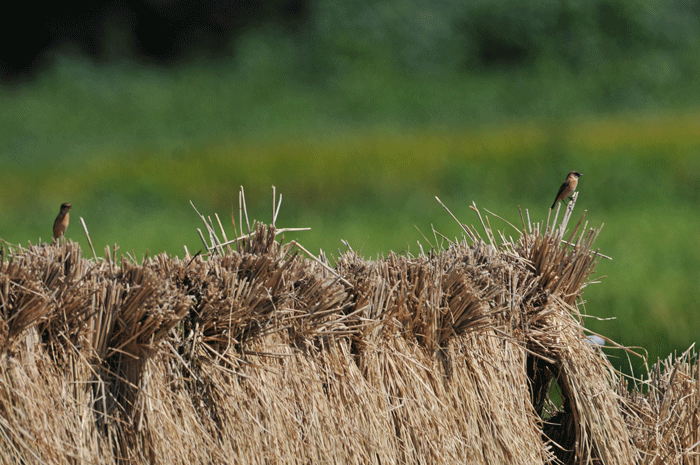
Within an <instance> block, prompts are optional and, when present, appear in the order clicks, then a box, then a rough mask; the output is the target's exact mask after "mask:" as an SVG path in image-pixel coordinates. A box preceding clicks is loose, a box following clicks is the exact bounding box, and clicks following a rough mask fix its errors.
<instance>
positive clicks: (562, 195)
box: [549, 171, 583, 210]
mask: <svg viewBox="0 0 700 465" xmlns="http://www.w3.org/2000/svg"><path fill="white" fill-rule="evenodd" d="M580 176H583V175H582V174H581V173H579V172H578V171H570V172H569V174H567V175H566V181H564V184H562V185H561V187H560V188H559V192H557V198H556V199H554V203H553V204H552V206H551V207H549V209H550V210H551V209H552V208H554V206H555V205H556V204H557V202H559V201H560V200H562V201H563V200H564V199H567V198H571V195H572V194H573V193H574V191H575V190H576V186H577V185H578V178H579V177H580Z"/></svg>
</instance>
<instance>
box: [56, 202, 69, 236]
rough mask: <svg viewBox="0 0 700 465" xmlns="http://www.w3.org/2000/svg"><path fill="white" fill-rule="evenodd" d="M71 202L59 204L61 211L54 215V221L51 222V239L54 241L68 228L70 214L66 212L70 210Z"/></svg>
mask: <svg viewBox="0 0 700 465" xmlns="http://www.w3.org/2000/svg"><path fill="white" fill-rule="evenodd" d="M70 208H71V204H69V203H62V204H61V212H60V213H59V214H58V216H57V217H56V221H54V222H53V240H54V242H56V241H57V240H58V239H59V238H60V237H61V236H63V234H64V233H65V232H66V229H68V221H69V220H70V215H68V212H69V211H70Z"/></svg>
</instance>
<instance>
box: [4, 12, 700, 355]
mask: <svg viewBox="0 0 700 465" xmlns="http://www.w3.org/2000/svg"><path fill="white" fill-rule="evenodd" d="M693 8H694V7H692V5H689V4H687V2H683V1H680V0H679V1H672V2H666V3H664V4H651V3H648V2H644V1H641V0H640V1H614V0H605V1H602V0H591V1H586V2H577V3H571V2H569V3H567V2H534V1H533V2H515V3H508V2H506V3H503V2H493V1H488V0H480V1H477V2H469V3H468V4H464V2H441V3H432V4H430V6H429V7H425V8H424V7H423V6H421V5H419V4H415V3H412V2H407V3H405V4H395V2H382V1H373V2H365V3H364V4H363V5H360V6H358V5H357V4H356V2H344V1H330V0H329V1H324V2H315V3H313V4H310V8H309V9H308V12H307V16H306V17H305V19H304V21H303V22H302V25H301V26H299V27H296V28H292V29H289V28H285V27H279V25H277V24H275V23H274V22H265V23H264V24H261V25H258V26H257V27H255V28H250V29H248V30H247V32H245V33H242V34H240V35H238V36H237V37H236V38H235V40H234V41H232V42H231V43H230V44H228V45H227V46H224V47H222V50H223V52H222V53H224V54H225V55H227V56H225V57H223V58H222V57H221V56H215V57H212V56H194V54H193V55H192V56H188V57H184V58H187V60H185V59H183V60H181V61H180V62H175V63H171V64H170V66H169V67H158V66H150V65H144V64H142V63H140V62H139V61H138V60H134V56H132V55H130V54H129V53H128V47H126V46H125V45H124V44H123V43H116V44H112V45H108V46H107V50H108V53H107V55H106V56H105V57H104V59H103V60H102V61H98V62H93V61H89V60H87V59H85V58H82V57H81V56H79V55H76V54H75V53H73V52H74V51H73V49H72V48H71V45H70V44H64V47H63V48H61V49H58V50H56V51H55V52H54V54H53V62H52V64H51V66H50V67H48V68H47V69H46V70H45V71H44V72H41V73H39V74H38V75H37V76H36V78H35V79H34V80H33V81H30V82H27V83H24V84H22V85H19V84H17V85H13V86H5V87H3V88H2V89H0V101H2V107H3V111H2V112H0V160H1V161H2V182H0V198H2V202H3V214H2V219H1V221H0V238H2V239H4V240H6V241H8V242H10V243H13V244H26V243H27V241H31V242H32V243H37V242H38V241H39V240H40V239H42V240H47V239H48V238H49V237H50V225H51V224H52V221H53V218H54V217H55V215H56V213H57V212H58V206H59V205H60V204H61V203H62V202H64V201H69V202H71V203H72V204H73V205H74V207H73V208H74V209H73V212H72V217H73V219H72V223H71V226H70V227H69V229H68V233H67V234H68V237H69V238H71V239H74V240H78V241H80V243H81V246H82V247H83V249H84V250H88V249H87V243H86V241H85V238H84V233H83V232H82V231H81V229H82V228H81V226H80V223H79V218H80V217H83V218H84V219H85V221H86V223H87V226H88V228H89V231H90V234H91V236H92V238H93V241H94V243H95V245H96V247H97V248H98V250H101V248H102V247H103V246H104V245H111V244H115V243H117V244H119V245H120V246H121V247H122V251H123V252H131V251H133V252H134V255H135V256H136V257H140V256H142V255H143V254H145V253H146V250H150V251H151V253H159V252H162V251H167V252H168V253H170V254H174V255H180V256H181V255H182V254H183V253H184V249H183V245H186V246H187V247H188V248H189V250H191V251H193V252H194V251H196V250H199V248H201V245H200V241H199V237H198V236H197V235H196V234H195V232H194V230H193V227H192V225H193V223H194V222H195V220H196V215H195V214H194V212H193V211H192V210H191V208H190V206H189V201H190V200H192V201H193V202H194V203H195V205H196V206H197V207H198V208H199V209H200V211H202V212H203V213H205V214H213V213H214V212H216V213H218V214H219V215H220V216H222V217H227V216H228V214H229V212H231V210H232V205H235V204H237V198H236V196H237V194H236V193H237V190H238V186H241V185H242V186H244V187H245V189H246V192H247V199H248V204H249V206H250V210H251V214H253V215H254V216H256V217H258V218H266V217H267V216H266V215H268V216H269V212H270V206H269V202H268V200H267V199H269V191H270V188H271V186H272V185H275V186H276V187H277V190H278V192H281V193H282V194H283V195H284V201H283V208H282V209H281V213H280V217H279V220H278V223H279V224H280V225H282V226H283V227H287V226H289V227H311V228H312V229H311V231H309V232H303V233H294V234H292V235H289V237H288V238H289V239H292V238H295V239H299V240H300V241H301V242H302V243H303V244H304V245H305V247H306V248H308V249H310V250H313V251H317V250H318V249H323V250H324V251H325V252H327V253H328V254H333V255H335V256H337V255H338V249H339V248H340V249H342V251H344V250H345V249H344V246H343V245H342V243H341V239H345V240H347V241H348V242H349V243H350V245H351V246H352V247H354V248H355V249H357V250H359V251H361V253H362V254H363V255H364V256H367V257H375V256H377V255H384V256H386V255H387V254H388V253H389V251H390V250H393V251H396V252H408V253H413V254H415V253H417V252H418V248H417V247H418V246H417V241H421V242H422V243H423V246H424V247H426V246H427V245H426V242H425V241H424V239H423V237H422V235H421V233H419V232H418V231H416V229H415V228H416V227H417V228H418V229H420V231H421V232H422V234H424V235H425V236H426V237H428V238H429V239H430V238H432V237H433V235H432V233H431V225H434V227H435V229H436V230H438V231H440V232H441V233H443V234H445V235H446V236H448V237H453V236H454V235H457V234H459V231H458V230H456V228H455V225H454V223H452V221H451V219H450V218H449V217H448V216H447V215H445V213H444V211H443V210H442V208H441V207H440V206H439V205H438V204H437V202H436V201H435V200H434V197H435V196H438V197H440V198H441V199H442V200H443V201H444V202H445V203H446V204H447V205H448V206H449V207H450V208H451V209H452V211H454V212H455V214H456V215H457V216H458V217H459V218H460V219H461V220H462V221H469V220H470V218H472V215H473V213H472V212H471V211H470V210H468V207H469V205H471V203H472V202H476V204H477V205H478V206H479V207H484V208H487V209H489V210H490V211H493V212H495V213H497V214H499V215H501V216H503V217H505V218H506V219H508V220H509V221H511V222H512V223H514V224H519V223H518V219H519V216H518V212H517V206H521V207H522V208H523V209H528V210H529V211H530V214H531V216H532V217H533V218H534V219H536V220H540V219H543V218H545V217H546V215H547V208H548V207H549V205H550V204H551V201H552V198H553V196H554V192H555V190H556V188H557V186H558V185H559V184H560V183H561V181H562V180H563V177H564V175H565V173H566V172H568V171H570V170H571V169H576V170H579V171H581V172H582V173H584V176H583V177H582V179H581V188H580V190H581V197H580V199H579V208H583V209H585V210H587V211H588V212H589V213H588V216H587V219H588V220H590V222H591V224H592V225H599V224H605V226H604V228H603V231H602V233H601V237H600V239H599V241H598V246H599V247H600V248H601V250H602V252H603V253H605V254H606V255H609V256H611V257H612V258H613V260H612V261H610V262H607V261H606V262H604V263H602V264H601V265H600V267H599V274H600V275H601V276H602V275H604V276H607V279H604V280H602V282H601V283H600V284H596V285H595V286H592V287H591V288H590V290H589V291H588V292H587V294H586V301H587V302H586V311H587V312H589V313H590V314H592V315H596V316H599V317H602V318H611V317H616V318H617V319H616V320H613V321H596V320H593V319H589V320H588V321H587V324H588V325H589V326H590V327H592V328H594V329H595V330H596V331H598V332H601V333H603V334H605V335H607V336H609V337H611V338H612V339H614V340H617V341H619V342H621V343H623V344H625V345H634V346H643V347H645V348H646V349H648V350H649V353H650V358H651V360H655V359H656V358H657V357H665V356H666V355H667V354H669V353H671V352H673V351H674V350H675V351H682V350H685V349H686V348H687V347H688V346H689V345H690V344H692V343H693V342H696V341H697V334H695V333H694V332H693V328H694V325H693V324H692V323H693V321H694V318H695V315H697V311H698V310H697V308H698V302H700V288H698V285H697V284H698V282H699V280H700V249H698V246H697V244H696V241H695V240H694V239H693V238H694V236H695V235H696V234H697V231H698V230H700V224H699V223H700V220H698V219H697V215H696V214H695V213H694V212H695V210H696V205H697V204H698V200H700V199H699V197H700V161H698V160H700V157H698V147H700V130H699V129H698V128H700V124H698V123H699V122H700V113H699V112H698V110H697V109H698V108H699V104H700V79H698V78H700V76H698V70H699V69H700V64H699V63H698V57H700V53H698V48H699V44H700V41H699V40H698V37H700V34H699V33H698V31H699V30H700V26H699V24H700V23H699V20H698V15H697V14H696V12H695V11H694V10H693ZM112 32H114V31H112ZM116 32H117V33H115V34H113V35H112V37H123V36H124V35H123V34H122V35H120V34H119V31H116ZM125 40H126V39H125ZM127 41H128V40H127ZM110 50H111V52H109V51H110ZM234 213H236V214H237V212H234ZM500 226H502V227H503V228H504V229H506V230H508V228H509V227H508V226H507V225H505V223H503V224H501V225H500ZM513 233H515V232H514V231H513ZM619 363H622V364H624V361H619Z"/></svg>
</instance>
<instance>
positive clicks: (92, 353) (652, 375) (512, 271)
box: [0, 204, 700, 465]
mask: <svg viewBox="0 0 700 465" xmlns="http://www.w3.org/2000/svg"><path fill="white" fill-rule="evenodd" d="M573 207H574V205H573V204H572V205H571V206H570V207H569V208H567V211H566V213H563V212H562V214H560V215H557V216H558V219H559V220H556V221H555V220H553V219H552V220H551V221H548V222H544V221H543V222H541V223H531V222H528V223H527V225H526V226H524V228H523V232H522V234H516V235H515V237H514V238H513V239H506V238H503V237H502V236H500V235H498V234H497V233H496V231H494V230H492V229H491V228H489V227H488V226H487V223H488V221H490V220H488V219H487V218H488V217H489V215H488V214H487V213H486V212H483V211H481V212H480V211H477V214H478V218H479V219H480V220H482V221H483V222H481V221H480V223H477V224H476V225H471V226H470V225H461V224H460V225H458V228H459V230H460V231H461V234H463V236H462V238H461V239H460V240H459V241H454V242H450V243H448V244H446V245H447V247H446V248H444V249H443V248H440V249H438V250H433V251H430V253H429V254H419V255H416V256H415V257H406V256H402V255H396V254H393V253H392V254H390V255H389V256H388V257H386V258H385V259H382V260H370V261H368V260H364V259H363V258H362V257H360V256H358V255H357V253H356V252H354V251H349V252H347V253H345V254H343V255H342V256H341V257H338V260H337V264H336V266H335V267H333V268H331V267H330V266H329V265H328V264H327V263H326V262H325V261H324V260H323V259H322V258H321V259H319V258H316V257H310V258H309V256H308V255H307V256H305V253H303V252H302V251H300V250H298V249H297V247H296V246H295V244H294V243H288V244H280V243H279V242H277V241H276V240H275V237H279V236H277V233H279V232H280V231H278V230H276V229H275V228H274V226H270V227H268V226H265V225H260V224H255V223H253V224H252V226H250V231H251V234H246V235H244V236H242V237H240V238H239V239H238V240H237V241H234V242H231V243H229V244H223V245H217V246H215V247H211V250H210V252H209V255H208V257H207V259H206V260H205V259H204V257H202V256H190V255H186V256H184V257H183V258H182V259H179V258H177V257H175V258H173V257H169V256H167V255H166V254H162V255H158V256H155V257H153V258H151V259H148V260H144V261H143V262H142V263H140V264H139V263H137V262H135V261H133V260H131V259H128V258H125V257H124V258H122V260H118V259H117V257H116V255H115V254H114V252H110V251H109V250H108V251H107V253H106V254H105V256H104V257H103V258H97V259H89V260H87V259H84V258H82V257H81V249H80V248H79V246H78V245H77V244H75V243H72V242H67V243H66V242H65V241H61V242H60V243H58V244H55V245H48V246H33V247H29V248H19V249H14V248H13V249H11V250H3V252H4V254H3V256H2V257H0V380H2V382H1V383H0V393H1V394H2V395H0V412H2V419H3V421H2V431H3V434H2V436H1V437H0V451H2V456H3V458H5V460H7V461H10V462H14V463H25V462H27V461H31V462H52V463H73V462H75V461H76V460H80V461H87V462H90V463H122V462H124V461H128V462H130V463H156V464H157V463H211V462H212V460H214V461H224V462H225V461H235V462H238V461H240V462H245V463H261V464H264V463H271V462H274V463H298V462H300V461H303V462H307V461H309V460H311V461H312V462H314V463H319V462H328V461H331V462H335V463H354V462H362V463H416V462H417V463H434V462H440V463H447V464H450V463H465V462H466V463H475V464H487V463H488V464H491V463H503V464H509V463H512V464H516V463H517V464H519V463H542V464H548V463H555V462H556V463H565V464H574V463H582V462H591V463H594V462H603V463H606V464H621V465H622V464H625V465H627V464H630V463H635V464H652V463H659V462H663V463H668V464H681V463H688V462H689V461H693V460H695V459H696V458H697V457H698V452H697V447H698V439H700V438H699V434H700V430H698V428H697V419H698V415H699V414H700V411H699V409H700V403H698V396H699V395H700V389H699V387H700V386H698V383H700V379H699V378H698V365H697V356H696V355H694V353H693V352H691V351H688V352H687V353H685V354H683V355H682V356H681V357H678V358H669V360H668V361H666V362H665V363H663V364H661V363H660V364H658V365H657V366H655V367H653V368H652V369H651V370H650V371H649V372H648V374H647V375H648V379H647V380H646V381H647V382H646V383H645V385H646V386H647V387H648V388H649V390H648V392H646V389H643V388H642V385H641V384H639V383H638V382H637V381H635V383H634V385H633V386H631V387H632V390H631V391H628V390H627V389H626V386H627V383H626V382H625V381H624V378H623V377H622V376H621V375H620V374H619V373H617V372H616V371H615V370H614V369H613V368H612V366H611V365H610V363H609V361H608V358H607V357H606V356H605V355H604V354H603V353H602V352H601V351H600V350H599V349H598V348H597V346H595V345H594V344H592V343H591V342H590V341H589V340H588V339H587V338H586V334H587V331H586V330H585V328H584V327H583V326H582V325H581V315H580V313H579V308H578V305H577V302H578V301H580V298H581V297H582V291H584V289H585V288H586V286H585V285H586V281H587V280H588V278H589V276H590V274H591V272H592V271H593V270H594V268H595V266H596V264H597V263H599V260H600V258H599V256H598V254H597V253H596V252H595V251H594V250H592V248H591V247H592V246H593V244H594V241H595V240H596V237H597V236H598V234H599V233H600V230H599V229H593V228H587V227H583V226H582V225H581V224H579V225H578V226H576V225H574V222H573V221H570V219H571V218H572V217H571V213H572V211H573ZM562 218H563V219H562ZM573 220H574V221H575V220H576V217H575V216H574V217H573ZM205 223H206V220H205ZM247 224H248V221H246V226H243V225H240V226H241V230H243V231H245V230H246V229H248V226H247ZM567 224H568V225H569V226H573V228H570V227H567ZM205 229H206V232H207V236H211V237H213V238H215V242H216V243H217V244H220V243H222V242H224V236H225V235H226V234H228V235H230V236H233V235H234V234H239V235H240V234H242V231H241V230H239V231H238V232H237V233H236V232H235V231H231V229H230V228H225V229H227V230H228V233H226V232H225V230H224V229H223V228H222V229H221V230H220V229H219V227H218V225H217V226H214V227H210V226H208V225H207V226H206V228H205ZM571 229H573V231H572V232H571V233H569V231H570V230H571ZM461 234H460V235H461ZM565 234H566V236H564V235H565ZM497 236H500V237H499V239H497V238H496V237H497ZM480 237H483V240H482V239H481V238H480ZM562 237H566V238H569V239H571V240H572V241H573V242H574V243H575V245H572V246H568V247H562V244H561V240H562ZM492 244H498V246H497V247H496V246H494V245H492ZM5 254H6V255H5ZM585 290H586V291H588V289H585ZM613 345H614V344H613ZM618 349H620V348H618ZM617 352H618V353H622V354H624V353H625V352H624V351H621V350H617ZM553 384H556V385H557V386H558V389H559V392H560V393H561V399H562V400H561V403H559V404H555V403H553V402H552V399H550V398H549V397H548V392H549V390H550V386H552V385H553ZM46 431H50V432H51V434H46Z"/></svg>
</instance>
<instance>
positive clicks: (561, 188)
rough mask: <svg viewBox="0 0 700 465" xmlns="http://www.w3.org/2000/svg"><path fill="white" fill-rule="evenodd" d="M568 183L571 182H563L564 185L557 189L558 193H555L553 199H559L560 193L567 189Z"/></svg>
mask: <svg viewBox="0 0 700 465" xmlns="http://www.w3.org/2000/svg"><path fill="white" fill-rule="evenodd" d="M570 182H571V181H569V180H568V179H567V180H566V181H564V184H562V185H561V187H560V188H559V192H557V196H556V197H555V198H556V199H557V200H558V199H559V196H560V195H561V194H562V192H564V191H565V190H566V188H567V187H569V183H570Z"/></svg>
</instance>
